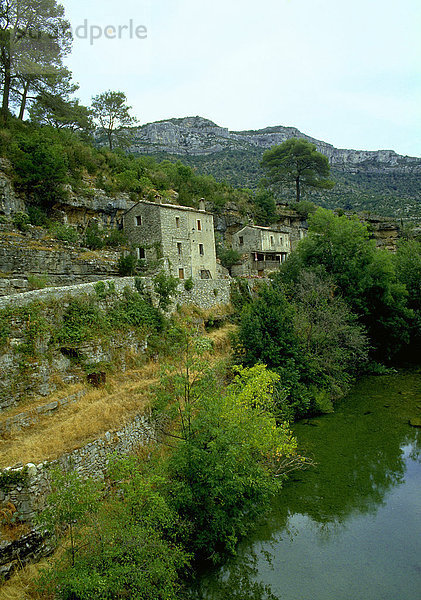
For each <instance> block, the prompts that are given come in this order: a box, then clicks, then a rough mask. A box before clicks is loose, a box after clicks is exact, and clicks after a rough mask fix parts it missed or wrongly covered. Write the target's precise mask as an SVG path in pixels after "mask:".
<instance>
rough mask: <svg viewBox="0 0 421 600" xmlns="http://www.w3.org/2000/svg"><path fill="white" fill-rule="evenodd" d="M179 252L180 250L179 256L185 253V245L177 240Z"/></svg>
mask: <svg viewBox="0 0 421 600" xmlns="http://www.w3.org/2000/svg"><path fill="white" fill-rule="evenodd" d="M177 252H178V255H179V256H180V255H181V254H183V246H182V244H181V242H177Z"/></svg>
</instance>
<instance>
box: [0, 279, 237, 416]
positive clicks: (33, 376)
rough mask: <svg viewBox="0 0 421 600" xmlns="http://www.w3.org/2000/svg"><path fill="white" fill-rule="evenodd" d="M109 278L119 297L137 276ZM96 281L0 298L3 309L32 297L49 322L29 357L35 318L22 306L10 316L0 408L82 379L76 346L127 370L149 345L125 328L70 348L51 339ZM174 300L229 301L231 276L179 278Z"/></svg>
mask: <svg viewBox="0 0 421 600" xmlns="http://www.w3.org/2000/svg"><path fill="white" fill-rule="evenodd" d="M106 281H107V282H110V283H113V284H114V288H115V291H116V296H115V298H118V297H119V296H120V295H121V294H122V293H123V290H124V288H126V287H129V288H130V289H135V278H134V277H125V278H116V279H111V280H106ZM142 281H143V284H144V288H145V289H146V290H148V291H150V292H151V295H152V298H154V294H153V282H152V280H151V279H150V278H147V277H145V278H142ZM95 286H96V283H84V284H80V285H76V286H68V287H60V288H45V289H42V290H34V291H32V292H24V293H22V294H16V295H12V296H3V297H1V298H0V310H1V309H6V308H12V309H21V308H23V307H25V306H28V305H31V304H32V303H41V304H40V306H39V307H38V311H40V313H41V317H42V319H44V320H45V322H46V323H47V324H50V325H48V326H47V328H46V330H45V332H44V333H42V331H40V334H39V336H38V337H37V339H36V340H35V343H36V352H35V355H33V354H31V355H30V356H29V357H28V356H25V355H24V354H23V353H22V346H24V345H25V344H26V343H27V338H28V332H30V327H31V324H33V322H34V321H33V319H31V317H30V316H28V314H27V313H21V314H19V313H18V311H17V312H16V314H12V315H11V316H10V317H7V318H8V323H9V327H10V331H9V332H8V338H7V340H6V342H5V343H4V344H3V346H2V347H1V348H0V410H3V409H6V408H9V407H11V406H14V405H16V404H17V403H19V402H20V401H22V400H23V399H25V398H28V397H31V396H32V397H34V396H46V395H48V394H50V393H52V392H53V391H55V390H56V389H57V388H58V387H59V386H60V385H61V384H73V383H77V382H79V381H84V380H85V378H86V373H85V371H84V370H83V369H82V367H81V365H80V364H78V363H77V362H75V361H74V360H72V354H71V352H75V351H77V352H79V354H81V355H83V356H85V357H86V360H87V361H88V362H89V364H90V365H91V366H93V365H96V364H98V365H101V364H104V363H108V364H113V365H115V366H117V367H118V368H119V369H121V370H122V371H124V370H125V369H126V368H127V365H128V364H129V363H130V361H132V360H133V357H135V356H137V355H139V354H141V353H143V352H144V351H145V350H146V348H147V337H142V338H139V336H136V335H135V333H134V332H133V335H132V336H131V335H128V334H127V332H126V333H125V334H124V335H122V334H121V333H119V332H115V333H114V334H113V335H112V336H111V338H109V339H108V338H106V339H104V340H102V339H98V340H89V341H87V342H81V343H79V344H78V346H77V348H76V349H74V348H73V349H72V348H71V349H70V353H69V351H68V350H67V348H66V347H61V346H57V345H56V344H54V343H53V344H52V345H51V343H50V341H51V339H52V333H51V331H52V329H51V324H52V323H53V324H54V323H57V324H59V323H60V319H61V318H62V317H61V315H62V314H63V311H64V310H65V308H66V306H68V304H69V302H70V300H71V298H75V297H80V296H84V295H86V294H87V295H92V294H94V295H95V294H96V290H95ZM173 300H174V303H173V307H172V309H173V310H174V309H175V307H176V305H177V304H193V305H195V306H198V307H200V308H203V309H210V308H213V307H217V306H219V305H226V304H229V302H230V282H229V280H228V279H220V280H218V279H216V280H199V279H198V280H194V282H193V288H192V289H191V290H190V291H187V290H186V289H185V287H184V282H180V284H179V286H178V293H177V294H176V295H175V297H174V298H173ZM57 302H58V303H59V304H57ZM98 302H99V303H100V301H98ZM31 310H32V309H31ZM31 314H32V313H31ZM54 327H55V325H54ZM31 335H32V334H31ZM138 338H139V339H138ZM128 361H129V362H128Z"/></svg>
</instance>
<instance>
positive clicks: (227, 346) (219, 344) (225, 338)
mask: <svg viewBox="0 0 421 600" xmlns="http://www.w3.org/2000/svg"><path fill="white" fill-rule="evenodd" d="M237 329H238V327H237V325H234V324H233V323H226V324H225V325H224V326H223V327H220V328H219V329H215V330H214V331H211V332H210V333H208V336H207V337H208V338H209V339H210V340H211V341H212V344H213V349H214V353H215V354H219V355H226V354H229V353H230V352H231V336H232V335H233V334H234V333H235V332H236V331H237Z"/></svg>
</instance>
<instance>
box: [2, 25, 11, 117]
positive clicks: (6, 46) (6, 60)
mask: <svg viewBox="0 0 421 600" xmlns="http://www.w3.org/2000/svg"><path fill="white" fill-rule="evenodd" d="M3 34H4V36H5V37H6V39H4V40H3V44H2V46H3V47H2V50H1V62H2V65H3V69H4V81H3V99H2V105H1V111H0V123H1V125H3V126H5V125H6V123H7V120H8V117H9V96H10V83H11V65H10V32H9V31H5V32H3Z"/></svg>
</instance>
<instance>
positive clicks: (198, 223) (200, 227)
mask: <svg viewBox="0 0 421 600" xmlns="http://www.w3.org/2000/svg"><path fill="white" fill-rule="evenodd" d="M197 231H202V221H201V220H200V219H197Z"/></svg>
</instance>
